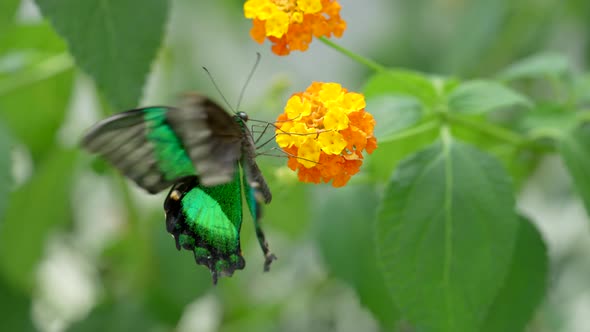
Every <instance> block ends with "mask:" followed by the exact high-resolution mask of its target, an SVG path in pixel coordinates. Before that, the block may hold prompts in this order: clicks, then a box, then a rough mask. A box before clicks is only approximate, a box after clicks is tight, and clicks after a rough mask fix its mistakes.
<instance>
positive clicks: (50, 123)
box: [0, 70, 73, 160]
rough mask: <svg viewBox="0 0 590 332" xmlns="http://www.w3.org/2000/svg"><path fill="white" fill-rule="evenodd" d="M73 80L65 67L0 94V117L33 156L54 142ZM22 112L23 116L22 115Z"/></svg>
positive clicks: (42, 152)
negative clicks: (59, 71)
mask: <svg viewBox="0 0 590 332" xmlns="http://www.w3.org/2000/svg"><path fill="white" fill-rule="evenodd" d="M72 81H73V71H72V70H67V71H65V72H62V73H60V74H58V75H55V76H51V77H49V78H45V79H42V80H39V81H35V82H31V84H28V85H25V86H21V87H19V88H17V89H15V90H12V91H10V92H9V93H6V94H4V95H2V98H0V119H2V120H3V121H4V122H5V123H6V125H7V126H8V127H9V128H11V133H12V134H13V135H14V137H15V138H16V139H17V140H19V141H21V142H22V143H24V144H26V145H27V147H28V148H29V149H30V151H31V153H32V154H33V157H34V159H36V160H38V159H42V158H43V157H44V156H45V154H46V153H47V151H49V150H51V146H53V145H54V143H55V138H56V133H57V130H58V129H59V128H60V127H61V125H62V124H63V121H64V119H65V115H66V110H67V105H68V102H69V98H70V94H71V92H72V91H71V90H72ZM23 113H26V116H23Z"/></svg>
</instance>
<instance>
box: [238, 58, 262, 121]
mask: <svg viewBox="0 0 590 332" xmlns="http://www.w3.org/2000/svg"><path fill="white" fill-rule="evenodd" d="M260 57H261V56H260V53H258V52H256V62H255V63H254V66H252V70H250V74H248V78H247V79H246V83H244V86H243V87H242V91H240V96H239V97H238V104H237V105H236V110H239V109H240V104H241V103H242V98H244V93H245V92H246V88H247V87H248V84H249V83H250V80H252V76H254V73H255V72H256V68H258V64H259V63H260Z"/></svg>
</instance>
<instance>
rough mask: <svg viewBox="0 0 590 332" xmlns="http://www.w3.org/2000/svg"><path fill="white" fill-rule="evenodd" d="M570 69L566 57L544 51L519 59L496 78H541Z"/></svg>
mask: <svg viewBox="0 0 590 332" xmlns="http://www.w3.org/2000/svg"><path fill="white" fill-rule="evenodd" d="M569 69H570V67H569V62H568V60H567V58H566V57H565V56H563V55H561V54H555V53H544V54H537V55H533V56H531V57H529V58H526V59H523V60H520V61H518V62H516V63H514V64H513V65H511V66H510V67H508V68H507V69H506V70H504V71H502V72H501V73H500V74H499V75H498V78H500V79H502V80H506V81H512V80H516V79H522V78H543V77H544V76H558V75H562V74H564V73H566V72H567V71H568V70H569Z"/></svg>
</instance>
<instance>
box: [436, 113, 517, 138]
mask: <svg viewBox="0 0 590 332" xmlns="http://www.w3.org/2000/svg"><path fill="white" fill-rule="evenodd" d="M440 114H441V115H442V117H443V118H444V119H446V120H448V121H449V122H452V123H456V124H459V125H462V126H464V127H467V128H470V129H473V130H476V131H479V132H481V133H484V134H486V135H488V136H492V137H495V138H497V139H499V140H502V141H505V142H508V143H511V144H514V145H516V146H520V145H523V144H525V143H526V142H527V141H528V140H527V138H526V137H524V136H523V135H520V134H517V133H515V132H513V131H510V130H507V129H504V128H502V127H499V126H495V125H493V124H490V123H487V122H481V121H477V120H472V119H470V118H468V117H464V116H461V115H458V114H454V113H451V112H441V113H440Z"/></svg>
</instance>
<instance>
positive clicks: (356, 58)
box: [319, 37, 387, 72]
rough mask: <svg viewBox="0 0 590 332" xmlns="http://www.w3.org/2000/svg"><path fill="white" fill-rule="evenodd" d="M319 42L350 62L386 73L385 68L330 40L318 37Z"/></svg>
mask: <svg viewBox="0 0 590 332" xmlns="http://www.w3.org/2000/svg"><path fill="white" fill-rule="evenodd" d="M319 40H321V41H322V42H323V43H324V44H326V45H328V46H330V47H331V48H333V49H335V50H336V51H338V52H340V53H342V54H344V55H346V56H347V57H349V58H351V59H352V60H354V61H356V62H358V63H360V64H362V65H365V66H367V67H369V68H371V69H372V70H374V71H377V72H380V71H386V70H387V68H385V67H384V66H382V65H380V64H378V63H377V62H375V61H373V60H371V59H367V58H365V57H363V56H361V55H358V54H356V53H353V52H351V51H349V50H347V49H345V48H344V47H342V46H340V45H338V44H336V43H334V42H332V41H331V40H329V39H328V38H326V37H320V38H319Z"/></svg>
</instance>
